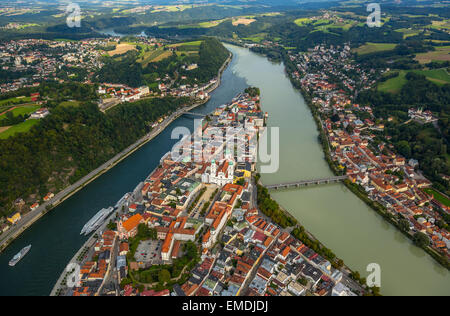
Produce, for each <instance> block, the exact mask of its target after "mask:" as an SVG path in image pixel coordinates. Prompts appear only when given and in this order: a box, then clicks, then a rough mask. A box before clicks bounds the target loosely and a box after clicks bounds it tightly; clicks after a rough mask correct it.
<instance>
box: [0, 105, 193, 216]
mask: <svg viewBox="0 0 450 316" xmlns="http://www.w3.org/2000/svg"><path fill="white" fill-rule="evenodd" d="M188 102H190V101H189V100H187V99H184V98H181V99H174V98H163V99H151V100H143V101H139V102H135V103H130V104H128V103H124V104H121V105H118V106H116V107H115V108H113V109H111V110H110V111H108V112H107V113H106V114H104V113H102V112H100V111H99V110H98V107H97V105H95V104H93V103H84V104H81V105H80V106H79V107H62V106H58V107H56V108H54V109H52V110H51V115H49V116H48V117H46V118H45V119H43V120H42V121H41V123H40V124H37V125H36V126H34V127H33V128H32V129H31V130H30V131H29V132H28V133H23V134H17V135H15V136H13V137H10V138H8V139H6V140H0V157H2V158H1V159H0V214H1V215H5V214H7V213H8V212H10V210H11V205H12V202H13V201H14V200H15V199H17V198H19V197H20V198H23V199H25V200H27V199H29V197H30V195H33V194H37V196H36V197H37V198H39V197H43V196H44V195H45V194H46V193H47V192H49V191H51V192H57V191H58V190H61V189H62V188H63V187H65V186H67V185H68V184H70V183H73V182H75V181H76V180H78V179H80V178H81V177H83V176H84V175H86V174H88V173H89V172H90V171H91V170H93V169H95V168H96V167H98V166H99V165H100V164H102V163H103V162H105V161H107V160H108V159H110V158H112V157H113V156H114V155H115V154H117V153H118V152H120V151H122V150H123V149H125V148H126V147H127V146H129V145H130V144H132V143H134V142H135V141H136V140H138V139H139V138H140V137H142V136H143V135H145V134H146V133H148V132H149V131H150V130H151V127H150V125H151V123H153V122H154V121H155V120H157V119H158V118H159V117H161V116H163V115H165V114H167V113H171V112H173V111H175V110H176V109H177V108H178V107H179V106H181V105H183V104H186V103H188ZM28 201H29V202H31V200H28Z"/></svg>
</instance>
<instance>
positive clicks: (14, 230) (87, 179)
mask: <svg viewBox="0 0 450 316" xmlns="http://www.w3.org/2000/svg"><path fill="white" fill-rule="evenodd" d="M231 59H232V54H231V53H230V56H229V57H228V58H227V60H226V61H225V62H224V64H223V65H222V67H221V68H220V69H219V71H218V74H217V81H216V83H214V84H213V85H212V86H211V87H209V88H208V89H207V90H206V91H207V92H208V93H210V92H212V91H213V90H215V89H216V88H217V87H218V86H219V85H220V83H221V76H222V73H223V71H224V70H225V68H226V67H227V66H228V64H229V63H230V61H231ZM209 99H210V97H208V98H206V99H205V100H202V101H201V102H198V103H195V104H193V105H190V106H187V107H183V108H182V109H179V110H177V111H176V112H174V113H172V114H171V115H170V116H169V117H167V118H166V119H165V120H164V121H163V122H162V123H161V124H159V125H158V127H157V128H155V129H153V130H152V131H151V132H150V133H148V134H147V135H145V136H143V137H142V138H141V139H139V140H138V141H137V142H135V143H134V144H132V145H130V146H129V147H127V148H126V149H124V150H123V151H122V152H120V153H118V154H117V155H115V156H114V157H113V158H111V159H110V160H108V161H107V162H105V163H103V164H102V165H101V166H99V167H97V168H96V169H95V170H93V171H91V172H90V173H89V174H87V175H86V176H84V177H83V178H81V179H80V180H78V181H77V182H75V183H74V184H72V185H70V186H68V187H67V188H65V189H63V190H62V191H60V192H58V193H56V194H55V196H54V197H53V198H52V199H51V200H50V201H47V202H45V203H43V204H42V205H40V206H39V207H38V208H37V209H35V210H33V211H30V212H28V213H26V214H25V215H23V217H22V218H21V219H20V221H19V222H18V223H16V224H15V225H13V226H11V228H10V229H9V230H8V231H7V232H5V233H3V234H1V235H0V252H2V251H3V250H4V249H6V247H7V246H8V245H9V244H11V243H12V242H13V241H14V240H15V239H16V238H17V237H19V236H20V235H21V234H22V233H23V232H24V231H25V230H27V229H28V228H29V227H30V226H32V225H33V224H34V223H35V222H36V221H37V220H39V219H40V218H41V217H42V216H44V215H45V214H46V213H48V212H49V211H50V210H52V209H54V208H55V207H56V206H58V205H59V204H61V203H62V202H64V201H65V200H66V199H68V198H69V197H71V196H72V195H74V194H75V193H76V192H78V191H79V190H81V189H82V188H84V187H85V186H86V185H88V184H89V183H91V182H92V181H94V180H95V179H97V178H98V177H100V176H101V175H102V174H104V173H105V172H107V171H108V170H110V169H111V168H113V167H114V166H115V165H117V164H118V163H119V162H121V161H122V160H124V159H125V158H127V157H128V156H129V155H131V154H132V153H133V152H135V151H136V150H138V149H139V148H141V147H142V146H143V145H145V144H146V143H147V142H149V141H150V140H152V139H153V138H155V137H156V136H158V135H159V134H160V133H161V132H163V131H164V130H165V129H166V128H167V127H168V126H169V125H170V124H171V123H172V122H173V121H175V120H176V119H177V118H179V117H180V116H181V115H183V113H185V112H187V111H191V110H193V109H194V108H196V107H198V106H200V105H203V104H205V103H206V102H208V101H209Z"/></svg>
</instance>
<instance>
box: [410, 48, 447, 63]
mask: <svg viewBox="0 0 450 316" xmlns="http://www.w3.org/2000/svg"><path fill="white" fill-rule="evenodd" d="M415 59H416V60H417V61H418V62H419V63H421V64H427V63H429V62H432V61H450V46H442V47H436V50H435V51H432V52H427V53H421V54H417V55H416V58H415Z"/></svg>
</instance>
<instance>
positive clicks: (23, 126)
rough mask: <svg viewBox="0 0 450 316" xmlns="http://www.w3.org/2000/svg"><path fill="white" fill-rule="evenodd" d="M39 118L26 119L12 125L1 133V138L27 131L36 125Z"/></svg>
mask: <svg viewBox="0 0 450 316" xmlns="http://www.w3.org/2000/svg"><path fill="white" fill-rule="evenodd" d="M38 122H39V120H26V121H25V122H22V123H20V124H17V125H14V126H11V127H10V128H9V129H7V130H6V131H4V132H2V133H0V139H6V138H8V137H10V136H12V135H14V134H16V133H23V132H27V131H28V130H29V129H30V128H31V127H32V126H34V125H36V124H37V123H38Z"/></svg>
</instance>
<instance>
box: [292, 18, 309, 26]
mask: <svg viewBox="0 0 450 316" xmlns="http://www.w3.org/2000/svg"><path fill="white" fill-rule="evenodd" d="M311 22H312V21H311V19H310V18H300V19H297V20H295V21H294V23H295V24H297V25H298V26H305V25H307V24H310V23H311Z"/></svg>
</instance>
